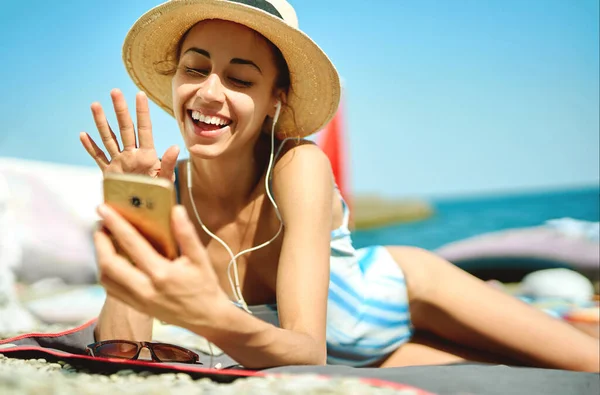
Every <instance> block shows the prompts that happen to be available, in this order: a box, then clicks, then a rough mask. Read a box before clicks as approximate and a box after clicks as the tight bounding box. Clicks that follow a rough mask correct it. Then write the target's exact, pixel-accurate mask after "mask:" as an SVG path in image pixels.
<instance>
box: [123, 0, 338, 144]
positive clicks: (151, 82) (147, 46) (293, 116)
mask: <svg viewBox="0 0 600 395" xmlns="http://www.w3.org/2000/svg"><path fill="white" fill-rule="evenodd" d="M207 19H221V20H227V21H231V22H235V23H239V24H242V25H244V26H247V27H249V28H250V29H253V30H255V31H257V32H258V33H260V34H262V35H263V36H264V37H265V38H267V39H268V40H270V41H271V42H272V43H273V44H274V45H275V46H277V47H278V48H279V50H280V51H281V53H282V54H283V57H284V58H285V60H286V62H287V64H288V68H289V70H290V85H291V87H290V88H291V89H290V91H289V93H288V97H287V103H286V104H287V105H286V106H284V108H283V111H282V113H281V115H280V118H279V122H278V128H277V129H278V132H281V133H284V134H285V135H287V136H298V137H305V136H308V135H310V134H312V133H314V132H317V131H319V130H321V129H322V128H323V127H324V126H325V125H327V123H328V122H329V121H330V120H331V118H332V117H333V116H334V115H335V112H336V111H337V108H338V105H339V101H340V80H339V76H338V73H337V71H336V69H335V67H334V66H333V64H332V63H331V61H330V60H329V58H328V57H327V55H326V54H325V53H324V52H323V51H322V50H321V48H319V46H318V45H317V44H315V43H314V42H313V41H312V40H311V39H310V38H309V37H308V36H307V35H306V34H304V33H303V32H302V31H300V30H298V29H296V28H294V27H292V26H290V25H288V24H286V23H285V22H284V21H283V20H282V19H280V18H278V17H276V16H274V15H271V14H269V13H267V12H265V11H262V10H259V9H257V8H254V7H251V6H247V5H244V4H240V3H235V2H229V1H223V0H185V1H168V2H166V3H163V4H161V5H159V6H157V7H155V8H153V9H151V10H150V11H148V12H147V13H145V14H144V15H142V17H141V18H139V19H138V20H137V21H136V22H135V24H134V25H133V27H132V28H131V29H130V30H129V33H128V34H127V36H126V38H125V42H124V44H123V61H124V63H125V68H126V69H127V72H128V73H129V75H130V76H131V78H132V80H133V82H134V83H135V84H136V85H137V86H138V88H140V89H141V90H142V91H144V92H145V93H146V94H147V95H148V97H149V98H150V99H151V100H152V101H153V102H155V103H156V104H157V105H158V106H159V107H161V108H162V109H164V110H165V111H167V112H168V113H169V114H170V115H173V97H172V88H171V79H172V76H170V75H165V74H164V73H160V72H159V68H160V65H164V64H165V62H167V63H171V64H173V65H174V64H176V62H177V59H176V52H177V46H178V45H179V41H180V40H181V38H182V37H183V35H184V34H185V33H186V32H187V31H188V30H189V29H190V28H191V27H192V26H194V25H195V24H196V23H198V22H200V21H203V20H207Z"/></svg>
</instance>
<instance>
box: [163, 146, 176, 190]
mask: <svg viewBox="0 0 600 395" xmlns="http://www.w3.org/2000/svg"><path fill="white" fill-rule="evenodd" d="M178 156H179V147H178V146H176V145H173V146H171V147H169V149H167V150H166V151H165V154H164V155H163V157H162V160H161V161H160V177H163V178H166V179H169V180H172V181H175V166H177V157H178Z"/></svg>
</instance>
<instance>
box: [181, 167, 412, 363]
mask: <svg viewBox="0 0 600 395" xmlns="http://www.w3.org/2000/svg"><path fill="white" fill-rule="evenodd" d="M176 173H177V171H176ZM177 184H178V182H177V179H176V181H175V186H176V190H177V191H179V188H178V185H177ZM336 192H337V194H338V196H340V195H339V192H338V191H337V188H336ZM340 199H341V201H342V206H343V210H344V220H343V223H342V225H341V226H340V227H339V228H338V229H335V230H334V231H332V232H331V244H330V248H331V250H330V251H331V252H330V278H329V297H328V302H327V363H328V364H331V365H346V366H355V367H363V366H368V365H372V364H374V363H376V362H378V361H381V360H382V359H384V358H385V357H387V356H389V355H390V354H391V353H392V352H394V351H395V350H396V349H397V348H398V347H400V346H401V345H402V344H404V343H406V342H407V341H408V340H410V337H411V335H412V325H411V323H410V314H409V309H408V294H407V290H406V283H405V280H404V275H403V273H402V271H401V270H400V267H399V266H398V264H397V263H396V262H395V261H394V259H393V258H392V256H391V255H390V253H389V252H388V251H387V249H386V248H384V247H382V246H371V247H366V248H361V249H355V248H354V247H353V246H352V239H351V234H350V230H349V229H348V220H349V217H350V212H349V209H348V206H347V204H346V203H345V202H344V200H343V199H342V198H341V196H340ZM248 307H249V309H250V311H251V312H252V313H253V315H255V316H256V317H257V318H260V319H262V320H264V321H267V322H270V323H272V324H274V325H276V326H279V319H278V317H277V305H276V304H271V305H256V306H248Z"/></svg>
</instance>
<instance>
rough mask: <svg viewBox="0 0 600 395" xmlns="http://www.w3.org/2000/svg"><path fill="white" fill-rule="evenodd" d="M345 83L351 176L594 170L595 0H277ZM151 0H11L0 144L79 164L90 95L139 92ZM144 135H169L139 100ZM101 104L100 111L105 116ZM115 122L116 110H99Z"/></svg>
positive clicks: (587, 178) (459, 177)
mask: <svg viewBox="0 0 600 395" xmlns="http://www.w3.org/2000/svg"><path fill="white" fill-rule="evenodd" d="M291 2H292V4H293V5H294V6H295V7H296V10H297V13H298V16H299V20H300V26H301V28H302V29H303V30H304V31H305V32H307V33H308V34H309V35H310V36H311V37H312V38H313V39H314V40H315V41H316V42H317V43H318V44H319V45H320V46H321V47H322V48H323V49H324V50H325V52H326V53H328V54H329V56H330V57H331V59H332V60H333V62H334V64H335V65H336V66H337V68H338V70H339V71H340V74H341V75H342V77H343V79H344V81H345V93H346V98H345V99H346V115H347V118H346V123H347V125H348V139H349V144H350V147H349V149H350V157H351V162H352V164H351V177H352V187H353V189H354V190H355V191H356V192H358V193H380V194H384V195H388V196H448V195H465V194H467V195H468V194H480V193H495V192H498V191H513V190H525V189H528V190H529V189H547V188H551V189H553V188H563V187H570V186H590V185H591V186H597V185H598V184H599V179H600V175H599V172H600V171H599V156H600V153H599V150H600V148H599V146H600V141H599V135H600V132H599V128H600V125H599V110H598V108H599V107H600V102H599V101H600V99H599V84H600V82H599V75H598V70H599V67H600V66H599V46H600V44H599V38H598V36H599V27H598V15H599V9H598V2H597V1H594V0H528V1H520V0H437V1H433V0H377V1H355V0H346V1H341V0H327V1H322V0H291ZM159 3H160V1H152V0H131V1H122V0H103V1H92V0H86V1H79V2H63V1H54V2H51V1H29V2H20V1H17V0H9V1H8V4H4V10H3V12H2V14H1V15H0V37H1V38H0V50H1V52H2V62H0V72H1V74H2V91H3V95H2V96H0V108H1V110H0V111H1V114H0V115H1V118H2V121H3V123H2V128H1V129H0V156H9V157H18V158H27V159H36V160H44V161H52V162H59V163H68V164H79V165H87V166H92V165H93V163H92V161H91V159H89V158H88V157H87V154H86V153H85V152H84V150H83V148H82V147H81V146H80V143H79V140H78V133H79V132H80V131H82V130H85V131H88V132H90V133H91V134H92V135H96V134H97V132H96V131H95V129H94V124H93V120H92V117H91V113H90V111H89V105H90V104H91V103H92V102H93V101H100V102H101V103H102V104H103V105H104V106H105V107H109V106H110V97H109V91H110V89H111V88H114V87H119V88H121V89H122V90H123V91H124V93H125V95H126V97H127V98H128V101H129V103H130V108H133V99H134V95H135V93H136V92H137V90H136V88H135V86H134V85H133V83H132V82H131V81H130V80H129V78H128V76H127V74H126V72H125V69H124V67H123V66H122V63H121V44H122V40H123V38H124V37H125V34H126V33H127V31H128V29H129V27H130V26H131V25H132V24H133V22H134V21H135V20H136V19H137V18H138V17H139V16H140V15H141V14H142V13H143V12H144V11H146V10H147V9H149V8H150V7H152V6H154V5H157V4H159ZM151 114H152V116H153V124H154V129H155V137H156V144H157V146H158V147H159V150H161V151H164V150H165V149H166V148H167V147H168V146H169V145H171V144H181V139H180V137H179V132H178V130H177V126H176V124H175V123H174V121H173V120H172V119H171V118H169V116H167V115H166V114H165V113H163V112H162V110H160V109H159V108H158V107H156V106H152V107H151ZM111 119H114V117H112V116H111V117H109V120H111ZM113 123H114V121H113Z"/></svg>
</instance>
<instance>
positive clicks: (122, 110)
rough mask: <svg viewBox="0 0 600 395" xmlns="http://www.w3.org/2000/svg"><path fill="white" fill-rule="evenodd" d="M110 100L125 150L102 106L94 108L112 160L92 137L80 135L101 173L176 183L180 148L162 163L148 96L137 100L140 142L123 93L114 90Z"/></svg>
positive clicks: (140, 95)
mask: <svg viewBox="0 0 600 395" xmlns="http://www.w3.org/2000/svg"><path fill="white" fill-rule="evenodd" d="M110 96H111V99H112V102H113V107H114V110H115V114H116V115H117V121H118V123H119V131H120V134H121V141H122V142H123V148H122V149H121V147H119V141H118V140H117V136H116V135H115V133H114V132H113V131H112V129H111V127H110V126H109V124H108V121H107V119H106V115H105V113H104V110H103V109H102V106H101V105H100V103H93V104H92V106H91V108H92V114H93V116H94V122H95V123H96V128H97V129H98V132H99V133H100V138H101V140H102V143H103V144H104V147H105V148H106V151H107V153H108V157H107V155H106V153H104V151H102V149H100V147H98V145H97V144H96V142H95V141H94V140H93V139H92V138H91V137H90V135H89V134H87V133H85V132H82V133H81V134H80V135H79V139H80V140H81V143H82V144H83V147H84V148H85V150H86V151H87V152H88V154H90V156H91V157H92V159H94V160H95V161H96V163H97V164H98V167H99V168H100V170H102V172H103V173H108V172H111V173H136V174H146V175H149V176H151V177H164V178H168V179H171V180H173V179H174V177H175V174H174V170H175V166H176V164H177V156H178V155H179V148H178V147H177V146H175V145H174V146H171V147H169V148H168V149H167V151H166V152H165V153H164V155H163V156H162V161H161V160H160V159H159V158H158V155H157V154H156V149H155V148H154V140H153V137H152V123H151V122H150V110H149V108H148V98H147V97H146V95H145V94H144V93H143V92H140V93H138V94H137V95H136V98H135V106H136V116H137V126H138V128H137V129H138V130H137V139H136V133H135V127H134V126H133V121H132V119H131V116H130V115H129V110H128V108H127V102H126V101H125V97H124V96H123V93H121V91H120V90H118V89H113V90H112V91H111V92H110ZM109 158H110V159H109Z"/></svg>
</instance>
